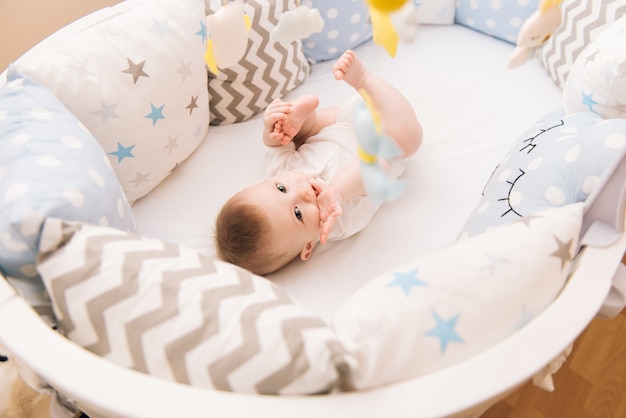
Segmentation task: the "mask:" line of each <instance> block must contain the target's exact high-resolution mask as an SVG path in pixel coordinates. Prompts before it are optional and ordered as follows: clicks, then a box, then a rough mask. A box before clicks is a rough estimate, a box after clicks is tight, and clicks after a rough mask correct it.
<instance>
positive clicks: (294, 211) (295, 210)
mask: <svg viewBox="0 0 626 418" xmlns="http://www.w3.org/2000/svg"><path fill="white" fill-rule="evenodd" d="M293 214H294V215H296V218H298V220H299V221H301V220H302V212H301V211H300V209H298V207H297V206H296V207H295V208H294V209H293Z"/></svg>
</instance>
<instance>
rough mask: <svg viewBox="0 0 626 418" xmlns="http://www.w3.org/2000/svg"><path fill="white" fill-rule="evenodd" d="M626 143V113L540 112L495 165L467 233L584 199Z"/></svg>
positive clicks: (466, 227) (467, 226)
mask: <svg viewBox="0 0 626 418" xmlns="http://www.w3.org/2000/svg"><path fill="white" fill-rule="evenodd" d="M624 146H626V119H602V118H601V117H600V116H599V115H597V114H595V113H592V112H580V113H574V114H571V115H567V116H564V112H563V110H561V109H559V110H557V111H554V112H551V113H549V114H547V115H545V116H544V117H543V118H541V119H540V120H539V121H538V122H537V123H535V124H534V125H533V126H532V127H531V128H530V129H529V130H528V131H526V132H525V133H524V134H523V135H522V136H521V137H520V138H519V139H518V140H517V141H515V144H514V146H513V148H512V149H511V151H510V152H509V153H508V154H507V155H506V156H505V158H504V159H503V160H502V162H501V163H500V164H499V165H498V166H497V167H496V169H495V170H494V172H493V174H492V175H491V178H490V179H489V181H488V183H487V186H486V187H485V190H484V192H483V196H482V198H481V200H480V202H479V203H478V205H477V207H476V209H475V210H474V212H472V214H471V216H470V218H469V219H468V221H467V223H466V225H465V227H464V230H463V233H462V235H469V236H472V235H476V234H479V233H481V232H483V231H485V230H486V229H488V228H490V227H493V226H499V225H502V224H505V223H507V222H509V221H512V220H515V219H519V218H520V217H522V216H526V215H531V214H533V213H536V212H538V211H542V210H546V209H549V208H553V207H558V206H563V205H567V204H570V203H574V202H580V201H584V200H585V199H586V198H587V196H589V194H590V193H591V192H592V191H593V189H594V187H595V186H596V185H597V184H598V183H599V182H600V180H601V178H602V177H603V175H604V172H605V170H606V168H607V167H608V166H609V165H610V164H611V162H612V161H613V159H614V158H615V157H616V156H617V155H618V154H619V152H620V150H621V149H622V148H623V147H624Z"/></svg>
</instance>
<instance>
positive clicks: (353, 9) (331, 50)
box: [302, 0, 372, 63]
mask: <svg viewBox="0 0 626 418" xmlns="http://www.w3.org/2000/svg"><path fill="white" fill-rule="evenodd" d="M305 4H309V6H310V7H312V8H316V9H318V10H319V12H320V16H322V18H323V19H324V29H323V30H322V31H321V32H318V33H314V34H312V35H311V36H309V37H308V38H305V39H303V40H302V44H303V46H304V54H305V56H306V57H307V59H308V60H309V62H311V63H316V62H322V61H327V60H331V59H334V58H337V57H339V56H340V55H341V54H342V53H343V52H344V51H345V50H346V49H352V48H355V47H356V46H358V45H360V44H362V43H363V42H365V41H367V40H369V39H371V37H372V25H371V24H370V23H369V12H368V8H367V5H366V3H365V1H363V0H341V1H336V0H310V1H308V2H305Z"/></svg>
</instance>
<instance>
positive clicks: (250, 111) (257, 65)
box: [205, 0, 310, 125]
mask: <svg viewBox="0 0 626 418" xmlns="http://www.w3.org/2000/svg"><path fill="white" fill-rule="evenodd" d="M205 6H206V10H207V13H208V14H212V13H215V12H217V11H218V10H220V9H221V8H222V7H224V6H223V1H222V0H205ZM295 8H296V0H246V1H245V2H244V11H245V13H246V14H247V15H248V17H249V18H250V23H251V28H250V32H249V34H248V49H247V50H246V52H245V55H244V56H243V58H242V59H241V60H240V61H239V62H238V63H237V64H236V65H234V66H232V67H229V68H224V69H220V71H219V73H218V74H214V73H212V72H211V71H209V97H210V99H209V104H210V105H209V108H210V111H211V122H210V123H211V125H227V124H231V123H235V122H242V121H245V120H247V119H250V118H251V117H252V116H254V115H256V114H257V113H260V112H261V111H263V110H264V109H265V107H267V105H268V104H270V103H271V102H272V100H274V99H276V98H281V97H283V96H284V95H285V94H287V93H288V92H290V91H291V90H293V89H294V88H296V87H297V86H298V85H300V84H301V83H302V82H303V81H304V80H305V79H306V78H307V76H308V75H309V71H310V66H309V63H308V61H307V59H306V56H305V55H304V49H303V47H302V42H300V41H294V42H291V43H290V44H280V43H270V40H269V36H270V32H271V31H272V29H274V27H275V26H276V25H277V24H278V20H279V18H280V16H281V15H282V14H283V13H284V12H286V11H288V10H291V9H295ZM208 29H209V32H210V30H211V28H208Z"/></svg>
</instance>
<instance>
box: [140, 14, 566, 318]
mask: <svg viewBox="0 0 626 418" xmlns="http://www.w3.org/2000/svg"><path fill="white" fill-rule="evenodd" d="M355 51H356V52H357V53H358V54H359V56H360V58H361V59H362V60H363V61H364V62H365V63H366V64H367V65H368V66H369V67H370V69H371V70H372V71H374V72H375V73H376V74H378V75H380V76H382V77H383V78H385V79H386V80H388V81H389V82H391V83H392V84H393V85H395V86H396V87H397V88H399V89H400V90H401V91H402V92H403V93H404V94H405V95H406V97H407V98H408V100H409V101H410V103H411V104H412V105H413V106H414V108H415V110H416V112H417V115H418V117H419V119H420V122H421V124H422V126H423V128H424V142H423V145H422V148H421V149H420V150H419V151H418V153H417V154H416V155H414V156H413V157H411V158H410V160H409V162H408V165H407V169H406V172H405V174H404V176H403V178H404V179H405V180H407V181H408V187H407V189H406V191H405V193H404V194H403V195H402V196H401V197H400V198H399V199H397V200H395V201H392V202H387V203H385V204H383V206H382V207H381V209H380V210H379V211H378V213H377V214H376V215H375V216H374V218H373V220H372V222H371V223H370V225H368V226H367V227H366V228H365V229H364V230H363V231H361V232H360V233H358V234H357V235H355V236H353V237H351V238H349V239H347V240H344V241H340V242H333V243H329V244H327V245H326V246H319V245H318V246H317V248H316V249H315V251H314V254H313V256H312V257H311V259H310V260H309V261H306V262H301V261H299V260H297V261H295V262H292V263H291V264H289V265H288V266H286V267H285V268H283V269H282V270H280V271H279V272H276V273H274V274H272V275H270V276H268V277H270V278H271V279H272V280H274V281H275V282H276V283H277V284H279V285H280V286H282V287H283V288H285V289H286V290H287V291H288V292H289V293H290V294H291V295H292V296H293V297H294V298H295V299H296V300H298V301H299V302H301V303H302V304H304V305H305V306H308V307H309V308H311V309H312V310H313V311H314V312H316V313H318V314H319V315H321V316H322V317H323V318H325V319H327V320H330V319H331V318H332V315H333V313H334V312H335V310H336V309H337V308H338V307H339V306H340V305H341V304H342V303H343V301H344V300H345V299H346V298H347V297H348V296H350V295H351V294H352V293H353V292H354V291H355V290H356V289H357V288H358V287H359V286H361V285H362V284H363V283H365V282H366V281H368V280H369V279H371V278H373V277H375V276H376V275H377V274H380V273H383V272H385V271H388V270H390V269H392V268H394V267H396V266H398V265H401V264H403V263H404V262H406V261H408V260H410V259H414V258H415V257H416V256H419V255H422V254H426V253H428V252H431V251H433V250H435V249H438V248H441V247H443V246H446V245H448V244H450V243H452V242H454V240H455V239H456V237H457V234H458V233H459V231H460V229H461V227H462V226H463V224H464V223H465V220H466V219H467V217H468V216H469V213H470V212H471V210H472V209H473V207H474V206H475V205H476V203H477V202H478V200H479V198H480V195H481V191H482V189H483V187H484V185H485V183H486V182H487V180H488V178H489V175H490V174H491V172H492V171H493V169H494V168H495V166H496V164H497V163H498V162H499V160H500V158H501V157H502V156H503V155H504V153H505V152H506V151H507V150H508V148H509V146H510V144H511V142H512V141H514V140H515V139H516V138H517V137H518V136H519V135H521V134H522V132H523V131H524V130H525V129H526V128H528V127H529V126H530V125H531V124H532V123H533V122H535V120H537V119H538V118H539V117H540V116H542V115H543V114H545V113H546V112H548V111H551V110H553V109H555V108H557V107H560V106H561V90H560V89H559V88H558V87H557V86H556V85H555V84H554V82H553V81H552V80H551V79H550V78H549V76H548V74H547V73H546V71H545V69H544V68H543V67H542V66H541V63H540V62H539V61H538V60H531V61H530V62H528V63H526V64H525V65H523V66H522V67H518V68H516V69H512V70H507V68H506V63H507V59H508V56H509V54H510V53H511V52H512V51H513V46H512V45H510V44H507V43H505V42H503V41H500V40H497V39H495V38H491V37H488V36H486V35H483V34H481V33H478V32H475V31H473V30H470V29H468V28H465V27H463V26H459V25H452V26H423V27H421V28H420V32H419V35H418V38H417V40H416V41H415V42H414V43H413V44H410V45H405V44H400V45H399V48H398V52H397V55H396V57H395V58H390V57H389V56H388V55H387V54H386V52H385V51H384V50H383V49H382V48H381V47H379V46H376V45H374V44H372V43H371V42H368V43H366V44H364V45H362V46H360V47H358V48H357V49H356V50H355ZM332 64H333V63H332V62H325V63H321V64H316V65H314V66H313V67H312V73H311V75H310V76H309V78H308V79H307V80H306V81H305V82H304V84H302V85H301V86H299V87H297V88H296V89H295V90H294V91H293V92H292V93H290V94H289V95H288V96H287V98H293V97H297V96H298V95H300V94H304V93H315V94H317V95H318V96H319V97H320V105H321V106H331V105H337V104H340V103H342V101H343V100H345V99H347V98H348V97H349V96H350V95H352V94H354V92H353V90H352V89H351V88H350V87H348V86H347V85H345V84H344V83H341V82H337V81H335V80H334V78H333V76H332V73H331V67H332ZM261 129H262V120H261V115H257V116H255V117H254V118H252V119H251V120H249V121H246V122H243V123H238V124H234V125H229V126H219V127H211V128H210V129H209V134H208V137H207V139H206V140H205V142H204V143H203V144H202V145H201V146H200V148H199V149H198V150H197V151H196V152H195V153H194V154H193V155H192V156H191V157H190V158H189V159H188V160H187V161H185V162H184V163H183V164H182V165H181V166H180V167H178V168H177V169H176V170H175V171H174V172H173V173H172V174H171V175H170V176H169V177H168V178H167V179H166V180H165V181H164V182H163V183H162V184H161V185H159V186H158V187H157V188H156V190H154V191H152V192H151V193H150V194H149V195H148V196H146V197H145V198H143V199H141V200H139V201H138V202H136V203H135V204H134V206H133V209H134V212H135V216H136V219H137V226H138V230H139V233H140V234H141V235H144V236H148V237H155V238H160V239H163V240H167V241H173V242H177V243H181V244H185V245H188V246H190V247H192V248H195V249H196V250H198V251H200V252H203V253H206V254H214V249H213V231H214V221H215V217H216V216H217V213H218V211H219V209H220V207H221V206H222V204H223V203H224V202H225V201H226V200H227V199H228V198H229V197H230V196H231V195H232V194H233V193H235V192H236V191H238V190H239V189H241V188H243V187H245V186H247V185H249V184H252V183H255V182H257V181H260V180H261V179H262V178H263V175H264V150H263V144H262V141H261V136H260V135H261Z"/></svg>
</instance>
